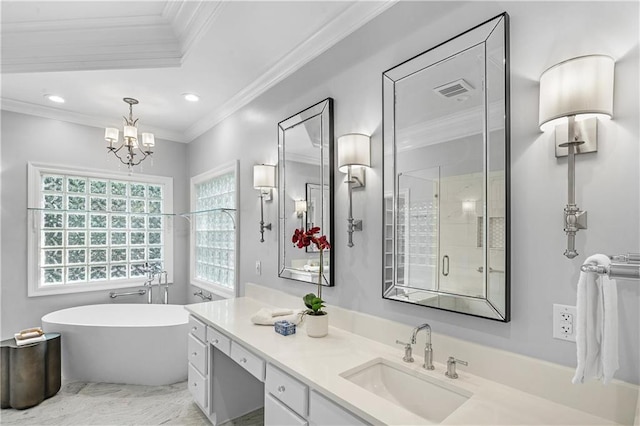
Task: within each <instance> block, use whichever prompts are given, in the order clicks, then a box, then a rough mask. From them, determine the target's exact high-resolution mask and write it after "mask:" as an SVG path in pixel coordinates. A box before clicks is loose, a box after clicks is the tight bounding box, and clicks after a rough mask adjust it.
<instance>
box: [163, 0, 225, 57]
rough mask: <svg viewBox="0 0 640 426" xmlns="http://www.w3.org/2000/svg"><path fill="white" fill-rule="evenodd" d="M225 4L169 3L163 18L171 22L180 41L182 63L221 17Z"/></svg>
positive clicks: (205, 2)
mask: <svg viewBox="0 0 640 426" xmlns="http://www.w3.org/2000/svg"><path fill="white" fill-rule="evenodd" d="M225 4H226V2H224V1H200V2H194V1H181V2H178V1H170V2H168V3H167V5H166V7H165V10H164V11H163V13H162V16H163V17H165V18H166V19H167V20H168V21H169V22H171V26H172V28H173V30H174V32H175V34H176V35H177V37H178V39H179V40H180V49H181V52H182V62H184V61H185V59H186V58H187V57H188V56H189V54H190V53H191V51H192V49H193V47H194V46H195V45H197V44H198V42H199V41H200V40H201V39H202V37H204V35H205V34H206V32H207V31H208V30H209V28H211V26H212V25H213V22H214V21H215V20H216V19H217V18H218V17H219V16H220V14H221V12H222V10H223V9H224V6H225Z"/></svg>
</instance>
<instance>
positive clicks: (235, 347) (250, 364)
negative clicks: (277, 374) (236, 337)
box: [231, 341, 264, 382]
mask: <svg viewBox="0 0 640 426" xmlns="http://www.w3.org/2000/svg"><path fill="white" fill-rule="evenodd" d="M231 359H233V360H234V361H235V362H237V363H238V364H240V366H242V368H244V369H245V370H247V371H248V372H249V373H251V374H252V375H253V376H254V377H255V378H256V379H258V380H260V381H261V382H264V361H263V360H262V359H261V358H260V357H258V356H256V355H254V354H252V353H251V352H249V351H248V350H246V349H245V348H244V347H242V346H241V345H240V344H238V343H236V342H234V341H232V342H231Z"/></svg>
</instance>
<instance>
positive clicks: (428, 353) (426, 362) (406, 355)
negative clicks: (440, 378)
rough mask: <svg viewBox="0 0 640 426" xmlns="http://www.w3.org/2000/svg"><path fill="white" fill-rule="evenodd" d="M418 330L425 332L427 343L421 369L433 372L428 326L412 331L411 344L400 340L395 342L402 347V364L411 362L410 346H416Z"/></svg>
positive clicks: (429, 329)
mask: <svg viewBox="0 0 640 426" xmlns="http://www.w3.org/2000/svg"><path fill="white" fill-rule="evenodd" d="M420 330H426V331H427V343H426V345H425V346H424V364H422V367H423V368H425V369H427V370H433V369H434V368H435V367H434V366H433V348H432V347H431V326H430V325H429V324H422V325H419V326H417V327H416V328H414V329H413V334H412V335H411V342H410V343H405V342H401V341H400V340H396V343H397V344H399V345H404V357H403V358H402V360H403V361H404V362H413V355H412V353H411V352H412V351H411V345H415V344H416V335H417V334H418V332H419V331H420Z"/></svg>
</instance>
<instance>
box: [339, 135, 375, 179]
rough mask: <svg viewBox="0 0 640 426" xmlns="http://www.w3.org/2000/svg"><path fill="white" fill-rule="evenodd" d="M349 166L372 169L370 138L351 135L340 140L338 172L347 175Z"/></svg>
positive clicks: (341, 137)
mask: <svg viewBox="0 0 640 426" xmlns="http://www.w3.org/2000/svg"><path fill="white" fill-rule="evenodd" d="M348 166H366V167H371V144H370V138H369V136H367V135H363V134H360V133H349V134H346V135H342V136H340V137H339V138H338V170H340V171H341V172H342V173H346V172H347V167H348Z"/></svg>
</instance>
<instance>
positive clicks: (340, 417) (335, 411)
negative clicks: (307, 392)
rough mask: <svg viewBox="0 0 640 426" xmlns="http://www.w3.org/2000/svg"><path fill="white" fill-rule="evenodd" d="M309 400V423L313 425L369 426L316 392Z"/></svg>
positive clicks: (312, 393) (313, 392)
mask: <svg viewBox="0 0 640 426" xmlns="http://www.w3.org/2000/svg"><path fill="white" fill-rule="evenodd" d="M309 399H310V401H309V423H311V424H312V425H323V426H325V425H326V426H341V425H350V426H365V425H368V424H369V423H367V422H365V421H364V420H362V419H360V418H358V417H356V416H355V415H354V414H353V413H351V412H349V411H347V410H345V409H344V408H342V407H341V406H339V405H338V404H336V403H335V402H332V401H329V400H328V399H327V398H325V397H324V396H322V395H320V394H319V393H317V392H316V391H311V396H310V397H309Z"/></svg>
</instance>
